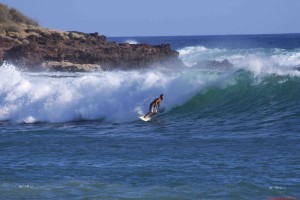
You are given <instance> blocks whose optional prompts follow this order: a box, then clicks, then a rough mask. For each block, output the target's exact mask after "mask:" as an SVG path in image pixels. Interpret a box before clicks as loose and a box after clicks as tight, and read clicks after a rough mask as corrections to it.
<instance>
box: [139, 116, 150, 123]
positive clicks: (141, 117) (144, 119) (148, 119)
mask: <svg viewBox="0 0 300 200" xmlns="http://www.w3.org/2000/svg"><path fill="white" fill-rule="evenodd" d="M139 118H140V119H141V120H143V121H144V122H147V121H150V120H151V117H146V118H145V117H144V116H140V117H139Z"/></svg>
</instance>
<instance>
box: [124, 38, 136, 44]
mask: <svg viewBox="0 0 300 200" xmlns="http://www.w3.org/2000/svg"><path fill="white" fill-rule="evenodd" d="M125 43H129V44H138V42H137V41H136V40H133V39H128V40H125Z"/></svg>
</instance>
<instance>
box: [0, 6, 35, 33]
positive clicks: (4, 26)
mask: <svg viewBox="0 0 300 200" xmlns="http://www.w3.org/2000/svg"><path fill="white" fill-rule="evenodd" d="M21 24H26V25H30V26H38V22H37V21H36V20H33V19H30V18H29V17H27V16H25V15H23V14H22V13H21V12H19V11H18V10H16V9H14V8H9V7H8V6H6V5H4V4H0V33H1V32H2V33H3V32H6V31H7V32H20V31H22V28H21V27H20V26H21Z"/></svg>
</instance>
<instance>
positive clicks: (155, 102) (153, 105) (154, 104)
mask: <svg viewBox="0 0 300 200" xmlns="http://www.w3.org/2000/svg"><path fill="white" fill-rule="evenodd" d="M163 99H164V95H163V94H161V95H160V96H159V97H158V98H156V99H154V100H153V101H152V102H151V103H150V106H149V112H148V113H147V114H146V115H145V116H144V118H147V117H151V116H153V115H155V114H156V113H157V108H159V107H160V103H161V102H162V100H163Z"/></svg>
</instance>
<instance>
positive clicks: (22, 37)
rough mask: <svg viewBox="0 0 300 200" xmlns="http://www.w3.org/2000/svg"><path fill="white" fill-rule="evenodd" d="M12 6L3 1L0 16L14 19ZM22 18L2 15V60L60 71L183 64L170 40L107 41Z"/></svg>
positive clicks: (92, 35) (103, 38) (0, 42)
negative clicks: (150, 42)
mask: <svg viewBox="0 0 300 200" xmlns="http://www.w3.org/2000/svg"><path fill="white" fill-rule="evenodd" d="M11 10H12V9H10V10H9V9H8V8H7V6H5V5H2V8H1V9H0V17H1V16H8V17H7V18H9V17H10V18H12V19H15V17H11V16H12V13H9V12H10V11H11ZM13 11H14V13H15V12H17V11H15V10H13ZM1 12H2V13H1ZM3 13H8V15H4V14H3ZM17 14H18V16H20V15H21V14H20V13H17ZM2 18H3V17H2ZM19 18H20V17H19ZM20 19H22V20H23V21H22V20H18V21H17V22H16V21H12V20H10V19H8V20H6V21H4V20H2V21H1V19H0V64H1V63H2V62H3V61H7V62H12V63H14V64H15V65H17V66H19V67H23V68H27V69H32V70H33V69H47V70H59V71H90V70H96V69H99V68H101V69H103V70H108V69H131V68H141V67H148V66H151V65H152V64H155V65H159V64H166V63H168V64H176V65H178V64H181V62H180V60H179V59H178V52H176V51H174V50H172V49H171V47H170V45H169V44H161V45H147V44H128V43H125V44H117V43H114V42H108V41H107V40H106V37H105V36H103V35H99V34H98V33H90V34H88V33H81V32H76V31H69V32H65V31H56V30H49V29H46V28H42V27H39V26H37V24H34V23H27V24H26V23H24V22H27V21H28V19H26V18H25V17H24V16H21V18H20ZM26 20H27V21H26ZM20 21H21V22H20ZM30 22H31V21H30Z"/></svg>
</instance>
